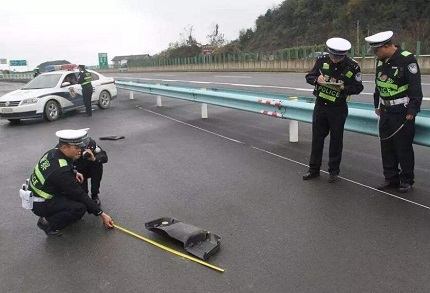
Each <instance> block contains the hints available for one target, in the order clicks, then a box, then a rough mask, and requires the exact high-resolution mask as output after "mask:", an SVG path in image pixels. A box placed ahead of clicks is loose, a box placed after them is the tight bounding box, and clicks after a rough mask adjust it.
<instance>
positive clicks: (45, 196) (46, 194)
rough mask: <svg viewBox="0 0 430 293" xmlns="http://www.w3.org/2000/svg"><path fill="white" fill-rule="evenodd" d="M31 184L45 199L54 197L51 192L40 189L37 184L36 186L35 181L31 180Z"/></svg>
mask: <svg viewBox="0 0 430 293" xmlns="http://www.w3.org/2000/svg"><path fill="white" fill-rule="evenodd" d="M30 186H31V189H32V190H33V191H34V192H35V193H37V195H39V196H41V197H43V198H44V199H52V197H53V195H51V194H49V193H47V192H45V191H43V190H40V189H38V188H36V186H34V185H33V182H31V181H30Z"/></svg>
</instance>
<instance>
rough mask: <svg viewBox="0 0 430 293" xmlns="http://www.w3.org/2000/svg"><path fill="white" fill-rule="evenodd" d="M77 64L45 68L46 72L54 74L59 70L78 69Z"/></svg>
mask: <svg viewBox="0 0 430 293" xmlns="http://www.w3.org/2000/svg"><path fill="white" fill-rule="evenodd" d="M77 67H78V65H76V64H61V65H48V66H46V67H45V72H52V71H57V70H73V69H76V68H77Z"/></svg>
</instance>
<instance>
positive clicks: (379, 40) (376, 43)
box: [364, 31, 394, 48]
mask: <svg viewBox="0 0 430 293" xmlns="http://www.w3.org/2000/svg"><path fill="white" fill-rule="evenodd" d="M393 34H394V33H393V32H392V31H386V32H380V33H377V34H374V35H371V36H368V37H366V38H364V40H366V42H368V43H369V46H370V48H379V47H382V46H384V45H385V44H387V43H390V42H391V39H392V38H393Z"/></svg>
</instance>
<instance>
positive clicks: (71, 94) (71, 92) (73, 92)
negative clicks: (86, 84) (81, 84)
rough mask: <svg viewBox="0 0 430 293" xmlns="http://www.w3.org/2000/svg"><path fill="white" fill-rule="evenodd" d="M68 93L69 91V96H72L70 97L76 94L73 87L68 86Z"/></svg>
mask: <svg viewBox="0 0 430 293" xmlns="http://www.w3.org/2000/svg"><path fill="white" fill-rule="evenodd" d="M69 93H70V96H71V97H72V98H74V97H75V96H76V92H75V89H74V88H72V87H71V88H69Z"/></svg>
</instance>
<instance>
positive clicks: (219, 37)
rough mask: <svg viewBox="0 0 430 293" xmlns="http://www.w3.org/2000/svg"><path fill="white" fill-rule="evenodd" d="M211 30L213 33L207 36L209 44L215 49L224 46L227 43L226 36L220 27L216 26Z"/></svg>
mask: <svg viewBox="0 0 430 293" xmlns="http://www.w3.org/2000/svg"><path fill="white" fill-rule="evenodd" d="M211 30H212V33H211V34H209V35H207V36H206V38H207V39H208V42H209V43H208V44H209V45H211V46H215V47H219V46H222V45H224V43H225V39H224V34H221V33H220V32H219V25H218V24H215V27H213V28H212V29H211Z"/></svg>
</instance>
